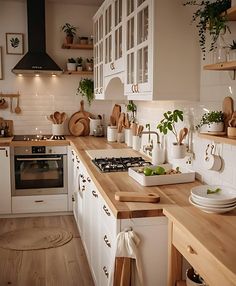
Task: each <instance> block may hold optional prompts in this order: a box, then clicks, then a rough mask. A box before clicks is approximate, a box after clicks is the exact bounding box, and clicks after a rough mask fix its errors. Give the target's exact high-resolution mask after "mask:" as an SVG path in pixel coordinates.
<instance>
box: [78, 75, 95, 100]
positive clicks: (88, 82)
mask: <svg viewBox="0 0 236 286" xmlns="http://www.w3.org/2000/svg"><path fill="white" fill-rule="evenodd" d="M78 93H79V94H81V95H82V96H85V97H86V98H87V101H88V104H89V105H91V103H92V101H93V100H94V83H93V80H92V79H89V78H82V79H81V80H80V82H79V87H78V89H77V94H78Z"/></svg>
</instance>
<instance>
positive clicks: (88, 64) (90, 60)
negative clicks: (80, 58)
mask: <svg viewBox="0 0 236 286" xmlns="http://www.w3.org/2000/svg"><path fill="white" fill-rule="evenodd" d="M86 70H87V71H93V57H92V58H87V59H86Z"/></svg>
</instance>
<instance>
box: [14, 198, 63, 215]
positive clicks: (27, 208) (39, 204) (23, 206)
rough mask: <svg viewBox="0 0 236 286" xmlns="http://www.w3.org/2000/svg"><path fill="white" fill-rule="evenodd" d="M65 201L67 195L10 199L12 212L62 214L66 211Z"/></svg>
mask: <svg viewBox="0 0 236 286" xmlns="http://www.w3.org/2000/svg"><path fill="white" fill-rule="evenodd" d="M67 199H68V198H67V195H48V196H18V197H12V212H13V213H15V214H17V213H41V212H63V211H67V210H68V206H67Z"/></svg>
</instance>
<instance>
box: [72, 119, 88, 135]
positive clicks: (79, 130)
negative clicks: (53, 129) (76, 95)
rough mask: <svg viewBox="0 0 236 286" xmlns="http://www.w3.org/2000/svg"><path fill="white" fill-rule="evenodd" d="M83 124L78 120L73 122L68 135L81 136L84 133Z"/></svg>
mask: <svg viewBox="0 0 236 286" xmlns="http://www.w3.org/2000/svg"><path fill="white" fill-rule="evenodd" d="M84 128H85V126H84V124H83V122H81V120H80V119H78V120H77V121H76V122H74V124H73V125H71V127H70V133H71V134H72V135H74V136H82V135H83V133H84Z"/></svg>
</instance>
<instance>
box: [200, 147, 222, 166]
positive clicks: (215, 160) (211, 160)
mask: <svg viewBox="0 0 236 286" xmlns="http://www.w3.org/2000/svg"><path fill="white" fill-rule="evenodd" d="M209 147H210V144H208V145H207V149H206V157H205V160H204V162H205V166H206V169H208V170H212V171H219V170H220V169H221V166H222V159H221V157H220V156H219V155H215V154H213V150H214V148H215V146H214V145H213V144H212V145H211V151H210V154H209V153H208V152H209V151H208V150H209Z"/></svg>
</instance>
